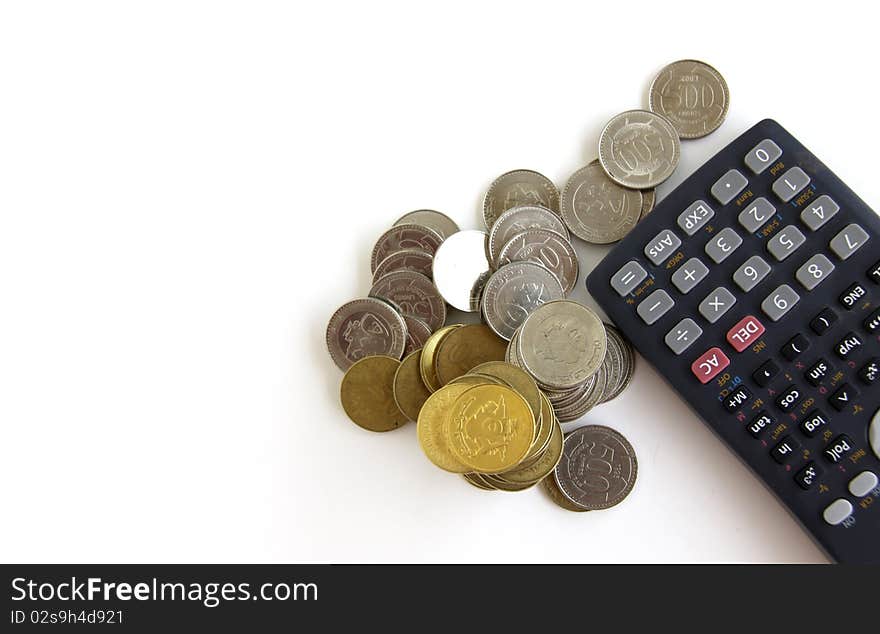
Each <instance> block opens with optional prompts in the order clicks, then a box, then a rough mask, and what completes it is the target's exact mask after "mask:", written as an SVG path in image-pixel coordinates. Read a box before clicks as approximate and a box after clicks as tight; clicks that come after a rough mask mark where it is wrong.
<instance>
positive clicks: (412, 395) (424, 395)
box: [393, 350, 431, 420]
mask: <svg viewBox="0 0 880 634" xmlns="http://www.w3.org/2000/svg"><path fill="white" fill-rule="evenodd" d="M421 358H422V351H421V350H416V351H415V352H412V353H410V354H408V355H407V356H406V357H404V358H403V361H401V362H400V367H398V368H397V372H395V373H394V382H393V386H394V402H395V403H397V407H399V408H400V411H401V412H403V413H404V414H405V415H406V417H407V418H409V419H410V420H418V419H419V412H420V411H421V409H422V405H424V404H425V401H427V400H428V397H429V396H431V391H430V390H429V389H428V388H427V387H425V384H424V382H423V381H422V374H421V372H420V370H419V360H420V359H421Z"/></svg>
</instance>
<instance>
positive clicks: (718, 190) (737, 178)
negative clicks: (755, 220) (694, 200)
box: [711, 170, 749, 205]
mask: <svg viewBox="0 0 880 634" xmlns="http://www.w3.org/2000/svg"><path fill="white" fill-rule="evenodd" d="M748 184H749V181H748V180H747V179H746V177H745V176H743V175H742V172H740V171H739V170H728V171H727V173H726V174H725V175H724V176H722V177H721V178H719V179H718V180H717V181H715V184H714V185H712V189H711V192H712V196H714V197H715V200H717V201H718V202H720V203H721V204H722V205H726V204H727V203H729V202H730V201H731V200H733V199H734V198H736V197H737V195H738V194H739V193H740V192H741V191H742V190H744V189H745V188H746V185H748Z"/></svg>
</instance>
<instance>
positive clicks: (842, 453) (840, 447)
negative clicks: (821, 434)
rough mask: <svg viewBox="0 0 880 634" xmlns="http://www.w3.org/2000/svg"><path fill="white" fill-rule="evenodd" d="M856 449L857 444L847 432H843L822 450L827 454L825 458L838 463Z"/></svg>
mask: <svg viewBox="0 0 880 634" xmlns="http://www.w3.org/2000/svg"><path fill="white" fill-rule="evenodd" d="M854 450H855V445H853V441H852V440H851V439H850V437H849V436H847V435H846V434H841V435H840V436H838V437H837V438H835V439H834V440H832V441H831V442H830V443H828V445H827V446H826V447H825V449H823V450H822V455H823V456H825V459H826V460H827V461H828V462H830V463H832V464H837V463H838V462H840V461H841V460H843V459H844V458H846V457H847V456H848V455H850V454H851V453H852V452H853V451H854Z"/></svg>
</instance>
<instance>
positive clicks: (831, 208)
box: [801, 194, 840, 231]
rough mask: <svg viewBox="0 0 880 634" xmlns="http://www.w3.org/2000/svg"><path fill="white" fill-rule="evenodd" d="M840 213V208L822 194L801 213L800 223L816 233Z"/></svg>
mask: <svg viewBox="0 0 880 634" xmlns="http://www.w3.org/2000/svg"><path fill="white" fill-rule="evenodd" d="M838 211H840V206H839V205H838V204H837V203H836V202H834V201H833V200H832V199H831V197H830V196H828V195H826V194H822V195H821V196H819V197H818V198H817V199H816V200H814V201H813V202H812V203H810V204H809V205H807V207H806V209H804V210H803V211H802V212H801V221H802V222H803V223H804V224H805V225H807V226H808V227H809V228H810V229H811V230H812V231H816V230H817V229H819V228H820V227H821V226H822V225H824V224H825V223H826V222H828V221H829V220H831V218H832V217H833V216H834V214H836V213H837V212H838Z"/></svg>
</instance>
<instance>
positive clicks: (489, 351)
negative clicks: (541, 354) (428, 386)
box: [434, 324, 507, 385]
mask: <svg viewBox="0 0 880 634" xmlns="http://www.w3.org/2000/svg"><path fill="white" fill-rule="evenodd" d="M506 353H507V342H506V341H505V340H504V339H502V338H501V337H499V336H498V335H496V334H495V333H494V332H492V330H491V329H490V328H489V327H488V326H486V325H484V324H471V325H469V326H462V327H461V328H456V329H455V330H454V331H452V332H450V333H449V334H448V335H447V336H446V337H444V339H443V340H442V341H441V342H440V344H439V346H438V348H437V353H436V355H437V359H436V361H435V362H434V366H435V368H436V370H437V380H438V381H439V383H440V385H446V384H447V383H449V382H450V381H451V380H452V379H454V378H455V377H457V376H461V375H462V374H467V373H468V372H469V371H470V370H472V369H473V368H475V367H476V366H478V365H480V364H481V363H485V362H486V361H503V360H504V356H505V354H506Z"/></svg>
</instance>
